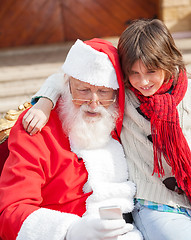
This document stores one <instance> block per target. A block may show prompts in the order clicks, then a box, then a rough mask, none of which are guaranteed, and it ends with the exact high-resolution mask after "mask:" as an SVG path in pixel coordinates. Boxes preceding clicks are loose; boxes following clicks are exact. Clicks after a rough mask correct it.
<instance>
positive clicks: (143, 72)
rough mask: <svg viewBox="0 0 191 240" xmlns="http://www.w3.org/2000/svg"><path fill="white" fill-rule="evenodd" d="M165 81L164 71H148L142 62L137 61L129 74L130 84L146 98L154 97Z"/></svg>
mask: <svg viewBox="0 0 191 240" xmlns="http://www.w3.org/2000/svg"><path fill="white" fill-rule="evenodd" d="M164 81H165V71H164V70H162V69H155V70H154V69H153V70H152V69H147V68H146V67H145V65H144V64H143V62H142V61H141V60H137V61H136V62H135V63H134V64H133V66H132V69H131V73H130V74H129V82H130V84H131V85H132V86H133V87H134V88H135V89H137V90H138V91H139V92H141V93H142V94H143V95H144V96H147V97H148V96H152V95H153V94H154V93H155V92H157V91H158V89H159V88H160V87H161V86H162V84H163V83H164Z"/></svg>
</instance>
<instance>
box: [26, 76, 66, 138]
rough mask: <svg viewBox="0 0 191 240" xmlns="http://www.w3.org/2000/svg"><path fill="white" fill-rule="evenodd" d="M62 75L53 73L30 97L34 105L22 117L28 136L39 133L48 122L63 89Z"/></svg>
mask: <svg viewBox="0 0 191 240" xmlns="http://www.w3.org/2000/svg"><path fill="white" fill-rule="evenodd" d="M63 79H64V73H55V74H53V75H51V76H50V77H48V78H47V80H46V81H45V82H44V84H43V85H42V87H41V88H40V90H39V91H38V92H37V93H36V94H35V95H34V96H33V97H32V101H31V103H32V104H34V106H33V107H31V108H30V109H29V110H28V112H27V113H26V114H25V115H24V117H23V121H22V123H23V127H24V129H25V130H26V131H27V132H28V133H29V134H30V135H34V134H36V133H37V132H39V131H40V130H41V129H42V128H43V127H44V126H45V124H46V123H47V122H48V119H49V116H50V112H51V110H52V108H54V107H55V105H56V102H57V100H58V99H59V97H60V95H61V89H62V88H63V82H64V81H63Z"/></svg>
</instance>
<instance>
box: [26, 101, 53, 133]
mask: <svg viewBox="0 0 191 240" xmlns="http://www.w3.org/2000/svg"><path fill="white" fill-rule="evenodd" d="M52 106H53V104H52V102H51V100H50V99H48V98H43V97H42V98H40V99H39V100H38V102H37V103H36V104H35V105H34V106H33V107H31V108H30V109H29V110H28V112H27V113H26V114H25V115H24V116H23V120H22V123H23V127H24V129H25V130H26V131H27V132H28V133H30V135H34V134H36V133H37V132H39V131H41V129H42V128H43V127H44V126H45V124H46V123H47V122H48V119H49V116H50V112H51V110H52Z"/></svg>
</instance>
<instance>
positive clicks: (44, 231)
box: [16, 208, 79, 240]
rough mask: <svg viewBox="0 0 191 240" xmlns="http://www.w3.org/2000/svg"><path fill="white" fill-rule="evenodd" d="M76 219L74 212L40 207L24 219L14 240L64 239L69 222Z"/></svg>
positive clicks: (77, 217)
mask: <svg viewBox="0 0 191 240" xmlns="http://www.w3.org/2000/svg"><path fill="white" fill-rule="evenodd" d="M78 219H79V216H77V215H75V214H70V213H62V212H59V211H55V210H50V209H46V208H40V209H38V210H37V211H34V212H33V213H31V214H30V215H29V216H28V217H27V218H26V219H25V221H24V222H23V225H22V226H21V229H20V231H19V233H18V236H17V238H16V240H58V239H64V238H65V235H66V232H67V230H68V228H69V226H70V224H71V223H73V222H74V221H76V220H78Z"/></svg>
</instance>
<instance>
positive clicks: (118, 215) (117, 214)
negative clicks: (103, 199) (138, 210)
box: [99, 206, 123, 220]
mask: <svg viewBox="0 0 191 240" xmlns="http://www.w3.org/2000/svg"><path fill="white" fill-rule="evenodd" d="M99 215H100V218H101V219H105V220H111V219H123V215H122V211H121V208H120V207H119V206H107V207H100V208H99Z"/></svg>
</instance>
